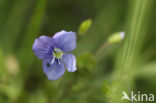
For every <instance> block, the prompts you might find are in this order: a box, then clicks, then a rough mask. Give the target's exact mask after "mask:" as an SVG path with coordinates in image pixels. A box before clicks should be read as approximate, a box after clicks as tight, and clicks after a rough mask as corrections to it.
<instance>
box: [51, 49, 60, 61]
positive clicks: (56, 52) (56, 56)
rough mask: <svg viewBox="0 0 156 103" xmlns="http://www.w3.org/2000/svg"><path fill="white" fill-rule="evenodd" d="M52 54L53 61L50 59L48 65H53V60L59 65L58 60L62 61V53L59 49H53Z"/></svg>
mask: <svg viewBox="0 0 156 103" xmlns="http://www.w3.org/2000/svg"><path fill="white" fill-rule="evenodd" d="M52 54H53V59H52V61H51V63H50V64H53V63H54V61H55V58H56V59H57V60H58V62H59V64H60V60H59V59H62V55H63V52H62V51H61V50H60V49H58V48H55V49H54V51H52Z"/></svg>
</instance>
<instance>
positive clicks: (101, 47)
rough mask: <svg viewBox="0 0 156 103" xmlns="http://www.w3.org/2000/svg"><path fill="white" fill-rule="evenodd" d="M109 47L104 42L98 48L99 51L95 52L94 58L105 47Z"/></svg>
mask: <svg viewBox="0 0 156 103" xmlns="http://www.w3.org/2000/svg"><path fill="white" fill-rule="evenodd" d="M108 45H109V43H108V42H105V43H104V44H103V45H102V46H100V47H99V49H98V50H97V51H96V52H95V57H97V56H98V55H99V54H100V53H101V52H102V50H103V49H104V48H105V47H107V46H108Z"/></svg>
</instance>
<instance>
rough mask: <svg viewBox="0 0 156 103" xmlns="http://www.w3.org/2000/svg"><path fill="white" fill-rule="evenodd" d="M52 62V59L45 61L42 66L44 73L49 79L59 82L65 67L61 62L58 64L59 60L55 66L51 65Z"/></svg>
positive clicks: (55, 62)
mask: <svg viewBox="0 0 156 103" xmlns="http://www.w3.org/2000/svg"><path fill="white" fill-rule="evenodd" d="M51 61H52V59H46V60H44V61H43V63H42V66H43V69H44V73H45V74H46V75H47V77H48V79H49V80H52V81H53V80H57V79H58V78H60V77H61V76H62V75H63V74H64V72H65V67H64V64H63V62H62V61H61V60H60V61H59V62H58V60H57V59H55V61H54V63H53V64H51Z"/></svg>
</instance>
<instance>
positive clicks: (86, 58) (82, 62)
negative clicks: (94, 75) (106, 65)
mask: <svg viewBox="0 0 156 103" xmlns="http://www.w3.org/2000/svg"><path fill="white" fill-rule="evenodd" d="M96 65H97V63H96V60H95V58H94V56H93V54H91V53H89V52H84V53H82V54H81V55H80V56H78V57H77V66H78V69H80V71H82V72H84V71H89V72H93V71H95V69H96Z"/></svg>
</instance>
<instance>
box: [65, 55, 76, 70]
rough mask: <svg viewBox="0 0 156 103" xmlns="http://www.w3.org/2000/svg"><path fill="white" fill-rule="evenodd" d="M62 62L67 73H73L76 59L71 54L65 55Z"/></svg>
mask: <svg viewBox="0 0 156 103" xmlns="http://www.w3.org/2000/svg"><path fill="white" fill-rule="evenodd" d="M62 59H63V62H64V63H65V65H66V68H67V70H68V71H69V72H75V71H76V70H77V68H76V58H75V56H74V55H73V54H71V53H67V54H64V55H63V58H62Z"/></svg>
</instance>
